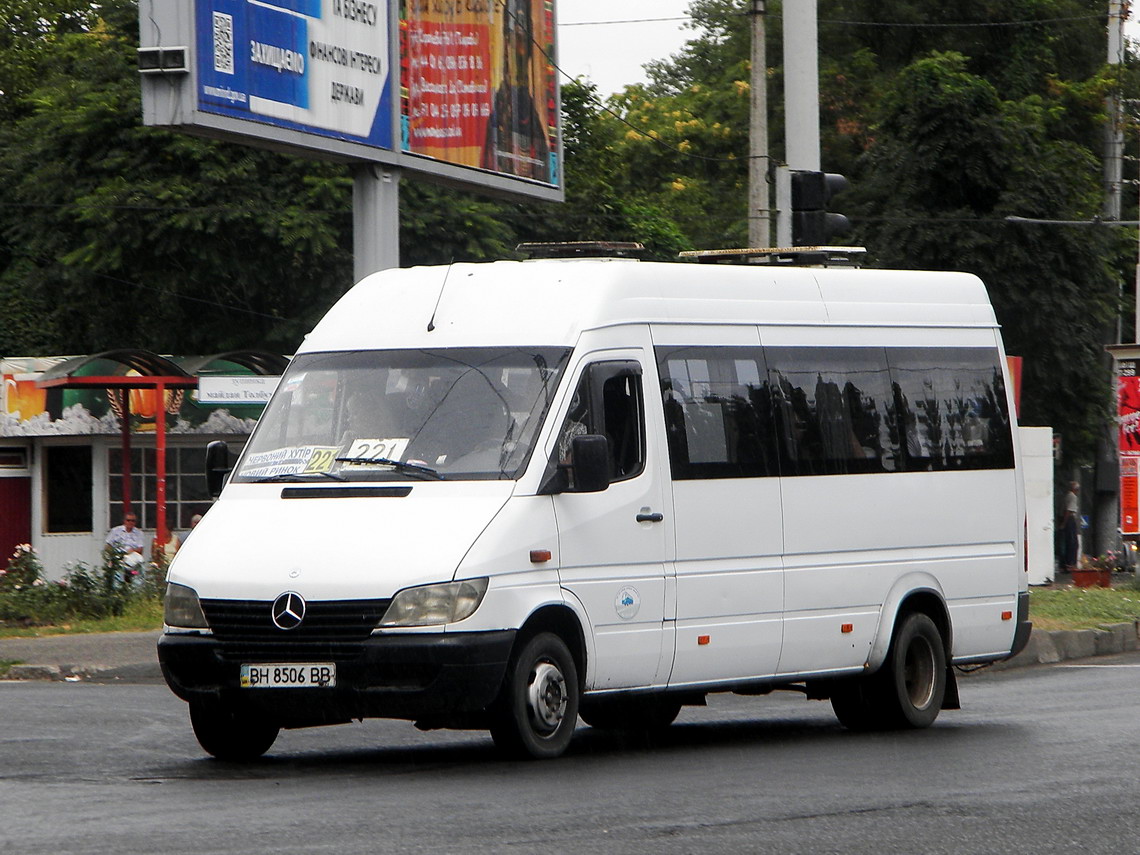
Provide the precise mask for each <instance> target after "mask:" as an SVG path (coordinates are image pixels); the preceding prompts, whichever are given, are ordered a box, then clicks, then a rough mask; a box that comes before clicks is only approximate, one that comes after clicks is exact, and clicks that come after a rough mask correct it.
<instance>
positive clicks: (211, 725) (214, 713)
mask: <svg viewBox="0 0 1140 855" xmlns="http://www.w3.org/2000/svg"><path fill="white" fill-rule="evenodd" d="M190 724H191V725H192V726H193V727H194V735H195V736H196V737H198V744H199V745H201V746H202V748H204V749H205V750H206V752H207V753H208V754H212V755H213V756H214V757H217V758H218V759H219V760H234V761H243V760H256V759H257V758H258V757H260V756H261V755H262V754H264V753H265V752H266V751H268V750H269V749H270V747H271V746H272V745H273V743H274V741H275V740H276V739H277V734H278V733H280V732H281V728H279V727H278V726H277V725H275V724H270V723H268V722H266V721H265V720H264V719H262V718H261V717H259V716H257V715H255V714H253V713H252V712H250V711H248V710H243V709H238V708H235V707H228V706H215V705H206V704H190Z"/></svg>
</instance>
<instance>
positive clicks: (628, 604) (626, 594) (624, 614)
mask: <svg viewBox="0 0 1140 855" xmlns="http://www.w3.org/2000/svg"><path fill="white" fill-rule="evenodd" d="M640 608H641V594H639V593H637V588H630V587H628V586H626V587H624V588H622V589H621V590H620V591H618V595H617V599H616V600H614V611H616V612H617V616H618V617H619V618H621V619H622V620H629V619H631V618H633V617H636V616H637V612H638V610H639V609H640Z"/></svg>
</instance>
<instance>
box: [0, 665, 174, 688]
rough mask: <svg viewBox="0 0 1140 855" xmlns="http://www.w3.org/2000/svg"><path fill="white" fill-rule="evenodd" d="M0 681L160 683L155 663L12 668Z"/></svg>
mask: <svg viewBox="0 0 1140 855" xmlns="http://www.w3.org/2000/svg"><path fill="white" fill-rule="evenodd" d="M0 680H12V681H28V680H41V681H51V682H56V683H161V682H163V679H162V670H161V669H160V668H159V666H158V663H157V662H156V663H154V664H150V663H147V664H139V665H120V666H118V667H115V668H110V667H107V666H104V665H13V666H12V667H10V668H9V669H8V672H7V673H6V674H4V675H3V676H2V677H0Z"/></svg>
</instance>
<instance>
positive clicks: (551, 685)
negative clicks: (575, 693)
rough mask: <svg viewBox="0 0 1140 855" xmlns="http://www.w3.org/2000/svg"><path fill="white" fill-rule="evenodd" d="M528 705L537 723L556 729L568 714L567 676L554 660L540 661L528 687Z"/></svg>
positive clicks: (543, 726) (549, 729)
mask: <svg viewBox="0 0 1140 855" xmlns="http://www.w3.org/2000/svg"><path fill="white" fill-rule="evenodd" d="M527 705H528V706H529V707H530V713H531V717H532V718H533V720H534V721H535V723H536V724H538V725H540V726H541V727H542V728H543V729H544V730H546V731H553V730H556V729H557V727H558V725H559V724H561V722H562V719H563V717H564V716H565V715H566V678H565V677H563V676H562V672H561V671H559V670H558V667H557V666H556V665H554V664H553V663H552V662H539V663H538V664H537V665H536V666H535V668H534V678H533V679H532V680H531V683H530V686H529V687H528V688H527Z"/></svg>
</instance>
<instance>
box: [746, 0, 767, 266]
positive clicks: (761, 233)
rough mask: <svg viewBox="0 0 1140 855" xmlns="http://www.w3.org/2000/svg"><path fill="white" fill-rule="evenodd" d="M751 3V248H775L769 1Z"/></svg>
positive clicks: (749, 132) (758, 0)
mask: <svg viewBox="0 0 1140 855" xmlns="http://www.w3.org/2000/svg"><path fill="white" fill-rule="evenodd" d="M751 2H752V10H751V15H752V78H751V79H752V85H751V96H752V97H751V109H752V112H751V122H750V124H749V129H748V245H749V246H751V247H768V246H771V245H772V239H771V226H770V224H769V221H770V219H771V213H770V210H769V207H768V205H769V201H768V49H767V46H766V44H765V42H764V39H765V32H766V29H767V27H766V23H765V20H764V17H765V15H766V14H767V0H751Z"/></svg>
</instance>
